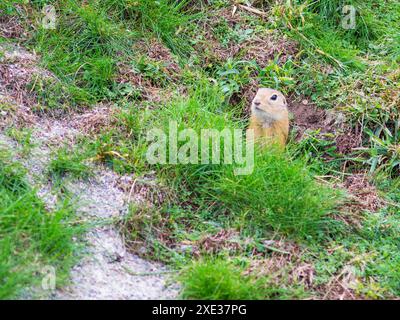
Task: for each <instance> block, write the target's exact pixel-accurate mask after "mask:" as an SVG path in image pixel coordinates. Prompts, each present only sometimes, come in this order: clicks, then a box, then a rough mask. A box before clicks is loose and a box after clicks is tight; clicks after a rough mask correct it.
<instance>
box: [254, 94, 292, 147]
mask: <svg viewBox="0 0 400 320" xmlns="http://www.w3.org/2000/svg"><path fill="white" fill-rule="evenodd" d="M249 129H253V130H254V139H255V141H256V142H258V143H260V144H261V146H266V145H267V144H269V143H277V144H278V145H279V146H280V147H281V148H284V147H285V145H286V140H287V138H288V135H289V113H288V109H287V103H286V99H285V97H284V96H283V94H282V93H281V92H279V91H277V90H273V89H268V88H260V89H259V90H258V91H257V94H256V96H255V97H254V99H253V102H252V103H251V117H250V125H249Z"/></svg>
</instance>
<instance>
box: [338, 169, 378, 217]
mask: <svg viewBox="0 0 400 320" xmlns="http://www.w3.org/2000/svg"><path fill="white" fill-rule="evenodd" d="M343 184H344V187H345V188H346V189H347V191H348V192H349V193H350V194H351V195H352V196H353V197H354V200H355V202H356V203H355V204H354V205H355V206H356V207H357V208H355V209H358V210H360V209H361V210H369V211H373V212H374V211H377V210H378V209H379V208H380V207H382V204H383V203H382V200H381V199H380V198H379V196H378V190H377V188H376V187H375V186H374V185H372V184H371V183H370V182H369V179H368V177H367V176H366V175H365V174H364V173H358V174H352V175H351V176H348V177H346V178H345V181H344V183H343Z"/></svg>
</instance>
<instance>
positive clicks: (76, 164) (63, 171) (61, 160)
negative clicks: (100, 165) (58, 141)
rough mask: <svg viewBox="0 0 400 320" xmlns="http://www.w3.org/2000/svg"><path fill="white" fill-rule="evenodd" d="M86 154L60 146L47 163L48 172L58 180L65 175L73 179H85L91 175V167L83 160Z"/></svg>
mask: <svg viewBox="0 0 400 320" xmlns="http://www.w3.org/2000/svg"><path fill="white" fill-rule="evenodd" d="M86 158H87V156H86V155H85V154H84V153H79V151H78V150H70V149H69V148H68V147H64V148H60V149H58V150H57V151H56V153H55V154H54V156H53V158H52V160H51V161H50V163H49V168H48V174H49V175H50V176H51V177H52V179H55V180H59V179H61V178H63V177H65V176H66V175H69V176H70V177H72V178H75V179H85V178H88V177H89V176H90V175H92V168H91V167H90V166H89V165H88V164H87V163H86V162H85V160H86Z"/></svg>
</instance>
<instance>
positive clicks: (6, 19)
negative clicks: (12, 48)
mask: <svg viewBox="0 0 400 320" xmlns="http://www.w3.org/2000/svg"><path fill="white" fill-rule="evenodd" d="M0 36H1V37H4V38H7V39H20V40H21V39H26V38H27V36H28V33H27V32H26V30H25V28H24V27H23V25H22V23H21V20H20V19H19V18H18V17H16V16H9V15H5V14H2V12H1V11H0Z"/></svg>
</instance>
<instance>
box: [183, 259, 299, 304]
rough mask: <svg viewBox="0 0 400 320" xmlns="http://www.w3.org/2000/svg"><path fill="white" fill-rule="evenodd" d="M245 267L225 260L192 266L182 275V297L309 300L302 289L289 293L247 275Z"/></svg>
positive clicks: (199, 262) (204, 262)
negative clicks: (305, 298) (304, 298)
mask: <svg viewBox="0 0 400 320" xmlns="http://www.w3.org/2000/svg"><path fill="white" fill-rule="evenodd" d="M244 271H245V270H244V268H243V267H242V266H240V265H235V264H234V263H233V262H231V261H229V260H224V259H222V258H213V259H204V260H201V261H196V262H194V263H193V264H191V265H190V266H188V267H187V268H186V269H185V270H184V271H183V272H182V274H181V281H182V282H183V286H184V287H183V290H182V297H183V298H184V299H200V300H261V299H293V298H301V297H305V294H304V292H303V291H302V289H301V287H299V288H296V289H293V290H287V289H286V288H283V287H281V288H279V287H277V286H276V285H274V284H271V283H268V279H267V278H260V279H257V278H255V277H254V276H251V275H250V276H249V275H244V274H243V273H244Z"/></svg>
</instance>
